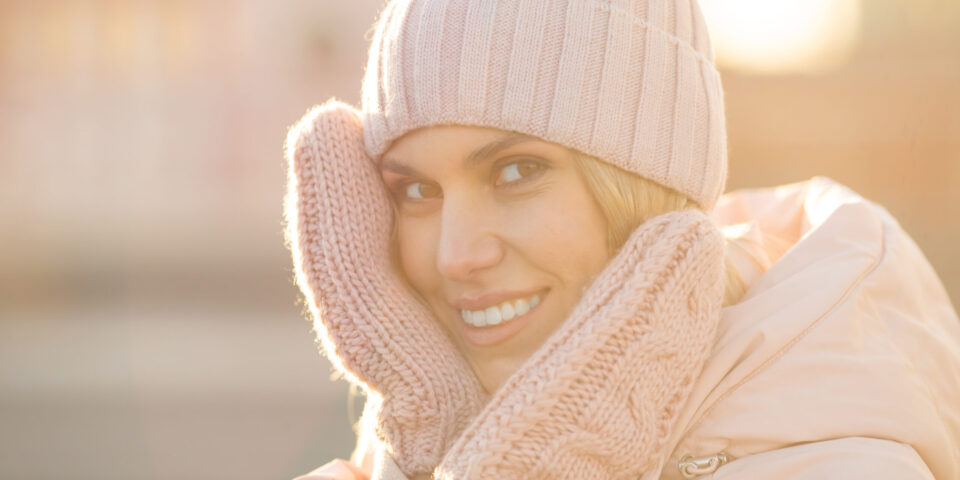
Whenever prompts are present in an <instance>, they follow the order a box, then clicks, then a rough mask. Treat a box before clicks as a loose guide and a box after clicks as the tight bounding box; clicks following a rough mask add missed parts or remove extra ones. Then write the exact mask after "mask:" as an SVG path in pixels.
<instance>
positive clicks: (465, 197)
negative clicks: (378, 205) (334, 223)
mask: <svg viewBox="0 0 960 480" xmlns="http://www.w3.org/2000/svg"><path fill="white" fill-rule="evenodd" d="M504 140H506V143H505V144H499V145H498V142H501V141H504ZM478 151H479V152H485V153H486V154H487V155H482V156H481V157H480V158H479V159H478V160H476V161H474V162H468V158H469V157H470V156H471V154H472V153H474V152H478ZM571 154H572V152H571V151H570V150H569V149H567V148H565V147H563V146H560V145H557V144H554V143H550V142H547V141H544V140H540V139H537V138H535V137H527V136H520V135H519V134H515V133H513V132H506V131H502V130H497V129H492V128H483V127H472V126H460V125H455V126H454V125H447V126H436V127H427V128H421V129H418V130H414V131H412V132H409V133H407V134H406V135H404V136H403V137H401V138H399V139H398V140H396V141H395V142H394V143H393V144H392V145H391V147H390V149H389V150H388V151H387V152H386V153H385V154H384V156H383V160H382V161H381V163H380V169H381V170H380V171H381V175H382V178H383V180H384V183H385V185H386V186H387V187H388V189H389V190H390V192H391V197H392V198H393V201H394V202H395V205H396V207H397V232H396V233H397V237H396V241H397V242H398V245H397V247H398V251H399V257H400V264H401V267H402V273H403V274H404V275H405V277H406V279H407V281H408V282H409V283H410V285H411V286H412V287H413V288H414V289H415V290H416V291H417V292H418V293H419V294H420V295H421V296H422V297H423V299H424V300H425V301H426V302H427V304H428V306H429V307H430V309H431V310H432V311H433V313H434V314H435V316H436V318H437V320H438V321H439V322H440V324H441V325H442V326H443V327H444V328H445V330H446V331H447V333H448V334H449V335H450V337H451V339H452V341H453V343H454V344H455V345H456V347H457V348H458V349H459V350H460V352H461V353H462V354H463V356H464V357H465V358H466V359H467V361H468V363H469V364H470V365H471V367H472V368H473V370H474V373H475V374H476V375H477V377H478V378H479V380H480V382H481V384H482V385H483V386H484V388H485V389H486V390H487V391H488V392H494V391H495V390H496V389H497V388H499V386H500V385H501V384H502V383H503V382H504V381H505V380H506V379H507V378H508V377H509V376H510V375H511V374H512V373H514V372H515V371H516V370H517V369H518V368H519V367H520V366H521V364H522V363H523V362H524V361H525V360H526V359H527V358H528V357H529V356H530V355H531V354H532V353H533V352H534V351H535V350H536V349H537V348H538V347H539V346H540V345H542V344H543V342H544V341H545V340H546V339H547V338H548V337H549V335H550V334H551V333H553V332H554V331H555V330H556V329H557V328H558V327H559V326H560V325H561V324H562V322H563V321H564V319H565V318H566V317H567V316H568V315H569V314H570V313H571V311H572V310H573V308H574V306H575V305H576V304H577V302H578V301H579V299H580V297H581V296H582V293H583V291H584V290H585V288H586V287H588V286H589V284H590V283H591V282H592V280H593V279H594V278H595V276H596V275H597V274H598V273H599V272H600V271H601V270H602V269H603V267H604V266H605V265H606V264H607V262H608V261H609V258H608V256H607V255H608V254H607V249H606V244H607V243H606V242H607V222H606V220H605V218H604V216H603V214H602V212H601V210H600V208H599V206H598V205H597V203H596V201H595V200H594V198H593V196H592V195H591V194H590V192H589V190H588V189H587V186H586V184H585V183H584V181H583V179H582V177H581V176H580V174H579V173H578V171H577V170H576V168H575V166H574V164H573V160H572V156H571ZM540 288H542V289H549V290H548V291H547V293H546V295H541V297H542V300H541V304H540V305H539V306H538V309H539V312H538V313H536V314H533V313H532V312H531V315H530V318H531V322H530V323H529V324H527V325H526V326H524V328H523V329H521V330H520V331H519V332H517V333H516V334H515V335H513V336H511V337H509V338H507V339H506V340H504V341H502V342H500V343H497V344H495V345H486V346H479V345H474V344H472V343H470V342H468V341H467V340H466V339H465V338H464V328H465V324H464V321H463V320H462V318H461V314H460V310H459V309H458V308H455V307H454V306H453V305H451V303H450V302H451V301H452V299H456V298H459V297H464V296H466V297H478V296H480V295H482V294H484V293H486V292H490V291H494V290H509V291H513V290H518V291H526V290H530V289H540Z"/></svg>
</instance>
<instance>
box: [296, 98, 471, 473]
mask: <svg viewBox="0 0 960 480" xmlns="http://www.w3.org/2000/svg"><path fill="white" fill-rule="evenodd" d="M362 128H363V127H362V125H361V122H360V117H359V114H358V112H356V111H355V110H354V109H352V108H350V107H349V106H346V105H344V104H340V103H338V102H328V103H327V104H325V105H323V106H321V107H317V108H314V109H313V110H311V111H310V112H308V113H307V114H306V116H304V117H303V119H301V121H300V122H299V123H298V124H297V125H296V126H295V127H294V128H293V129H291V131H290V133H289V135H288V138H287V146H286V156H287V161H288V188H287V198H286V208H285V213H286V215H287V226H288V229H289V230H288V232H287V239H288V241H289V242H290V244H291V245H290V248H291V251H292V253H293V261H294V267H295V272H296V276H297V283H298V284H299V286H300V289H301V291H302V292H303V294H304V296H305V298H306V299H307V303H308V305H309V308H310V311H311V314H312V315H313V318H314V327H315V330H316V332H317V337H318V338H319V339H320V341H321V343H322V344H323V349H324V351H325V352H326V354H327V356H328V357H329V359H330V360H331V362H332V363H333V364H334V366H335V367H336V368H337V369H338V370H339V371H341V372H342V373H344V374H345V376H346V378H347V379H348V380H349V381H351V382H352V383H355V384H358V385H360V386H361V387H362V388H363V389H364V391H365V392H366V393H367V394H368V395H370V396H373V397H374V399H373V401H374V402H377V403H378V404H379V405H380V408H381V411H380V415H379V419H380V421H379V423H378V428H377V435H378V437H379V438H380V439H381V440H382V441H384V442H385V443H386V444H387V445H389V446H390V448H391V453H392V455H393V456H394V458H395V459H396V460H397V463H398V465H399V466H400V467H401V468H402V469H403V470H404V471H405V472H406V473H408V474H411V473H413V472H429V471H431V470H432V469H433V468H434V466H436V464H437V463H438V462H439V461H440V459H441V457H442V455H443V454H444V452H445V451H446V450H447V449H448V448H449V446H450V445H451V444H452V443H453V441H454V440H455V439H456V436H457V435H458V434H459V432H460V431H461V430H463V428H465V426H466V425H467V422H469V420H470V418H471V417H472V416H473V415H474V414H476V412H477V411H479V409H480V407H481V406H482V405H483V404H484V403H485V402H486V401H487V397H488V396H487V394H486V393H485V392H484V390H483V388H482V387H481V386H480V383H479V381H477V379H476V377H475V376H474V375H473V372H472V371H471V370H470V367H469V365H467V363H466V360H464V359H463V357H462V356H461V355H460V354H459V352H458V351H457V350H456V348H455V347H454V346H453V344H452V343H450V341H449V340H448V339H447V337H446V336H445V334H444V333H443V332H442V330H441V329H440V328H441V327H440V326H439V324H437V323H436V322H435V321H434V320H433V315H432V314H431V313H430V312H429V311H428V310H427V309H426V308H425V307H424V306H422V305H421V304H420V303H419V302H417V301H416V300H415V299H414V298H413V297H412V296H411V295H410V294H409V293H408V292H407V291H406V289H405V286H404V285H403V283H402V282H401V281H400V279H399V278H397V277H396V276H395V275H394V274H393V273H392V270H391V267H390V254H389V244H390V229H391V225H392V207H391V205H390V200H389V198H388V196H387V195H388V194H387V192H386V190H385V189H384V188H383V186H382V182H381V180H380V175H379V172H378V170H377V167H376V165H374V163H373V162H372V161H371V160H370V158H369V157H367V155H366V154H365V153H364V151H363V131H362Z"/></svg>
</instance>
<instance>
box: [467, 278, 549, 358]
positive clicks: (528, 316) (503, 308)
mask: <svg viewBox="0 0 960 480" xmlns="http://www.w3.org/2000/svg"><path fill="white" fill-rule="evenodd" d="M549 293H550V290H549V289H546V290H543V291H541V292H539V293H536V294H534V295H530V296H526V297H521V298H515V299H512V300H508V301H506V302H501V303H499V304H497V305H495V306H491V307H487V308H486V309H483V310H460V318H461V320H463V321H461V322H457V323H458V324H459V325H460V333H461V335H462V338H463V339H464V340H465V341H466V342H467V343H469V344H471V345H473V346H475V347H491V346H493V345H497V344H499V343H503V342H505V341H507V340H508V339H510V338H511V337H513V336H515V335H517V334H518V333H520V331H522V330H523V329H524V328H526V327H527V325H529V324H531V323H533V322H536V321H538V319H539V318H540V313H539V312H540V311H541V310H543V309H542V308H539V307H540V306H541V305H543V302H544V301H546V298H547V295H548V294H549ZM498 316H499V317H498ZM481 322H482V324H481Z"/></svg>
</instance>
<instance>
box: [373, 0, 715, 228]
mask: <svg viewBox="0 0 960 480" xmlns="http://www.w3.org/2000/svg"><path fill="white" fill-rule="evenodd" d="M362 118H363V126H364V144H365V148H366V151H367V154H368V155H369V156H370V157H372V158H374V159H375V160H379V159H380V156H381V155H382V154H383V152H385V151H386V150H387V149H388V148H389V146H390V143H391V142H392V141H393V140H395V139H397V138H399V137H400V136H402V135H403V134H404V133H406V132H408V131H410V130H413V129H416V128H419V127H424V126H430V125H440V124H462V125H476V126H486V127H493V128H499V129H503V130H512V131H517V132H520V133H525V134H528V135H533V136H537V137H540V138H543V139H545V140H548V141H551V142H554V143H558V144H561V145H564V146H567V147H570V148H574V149H576V150H579V151H581V152H583V153H586V154H588V155H592V156H595V157H598V158H600V159H603V160H605V161H608V162H610V163H611V164H613V165H616V166H618V167H621V168H623V169H625V170H628V171H632V172H634V173H637V174H639V175H641V176H643V177H645V178H648V179H650V180H653V181H655V182H657V183H660V184H661V185H664V186H667V187H670V188H673V189H674V190H677V191H679V192H681V193H683V194H685V195H687V196H688V197H690V198H692V199H693V200H695V201H696V202H697V203H698V204H700V206H701V207H703V208H704V209H705V210H710V209H712V208H713V206H714V204H715V203H716V201H717V199H718V198H719V196H720V194H721V193H722V191H723V189H724V186H725V184H726V177H727V153H726V128H725V125H724V111H723V90H722V87H721V84H720V76H719V74H718V73H717V70H716V69H715V68H714V65H713V52H712V49H711V46H710V38H709V36H708V33H707V27H706V25H705V23H704V20H703V16H702V14H701V12H700V9H699V7H698V5H697V3H696V0H553V1H547V0H502V1H495V0H395V1H392V2H391V3H390V4H389V5H388V6H387V7H386V8H385V9H384V11H383V13H382V14H381V17H380V20H379V21H378V23H377V28H376V34H375V36H374V39H373V42H372V45H371V47H370V56H369V61H368V63H367V69H366V73H365V76H364V81H363V104H362Z"/></svg>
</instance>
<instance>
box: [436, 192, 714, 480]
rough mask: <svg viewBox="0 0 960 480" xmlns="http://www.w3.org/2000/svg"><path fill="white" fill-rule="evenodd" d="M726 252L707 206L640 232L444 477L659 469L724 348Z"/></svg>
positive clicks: (454, 452) (447, 461) (467, 435)
mask: <svg viewBox="0 0 960 480" xmlns="http://www.w3.org/2000/svg"><path fill="white" fill-rule="evenodd" d="M722 255H723V241H722V236H721V234H720V232H719V231H718V230H717V228H716V226H714V224H713V223H712V222H711V220H710V219H709V218H707V217H706V216H705V215H704V214H703V213H702V212H700V211H698V210H686V211H683V212H672V213H667V214H664V215H660V216H658V217H655V218H653V219H651V220H649V221H647V222H646V223H644V224H643V225H641V226H640V227H638V228H637V230H636V231H634V232H633V234H632V235H631V237H630V239H629V240H628V241H627V243H626V245H625V246H624V247H623V249H622V250H621V251H620V252H619V253H618V254H617V256H616V257H615V258H614V259H613V260H612V261H611V263H610V264H609V265H607V267H606V268H605V269H604V270H603V271H602V272H601V274H600V275H599V276H598V278H597V279H596V280H595V281H594V282H593V283H592V284H591V286H590V287H589V289H588V290H587V292H586V293H585V294H584V297H583V298H582V299H581V301H580V302H579V303H578V304H577V306H576V307H575V309H574V311H573V312H572V313H571V315H570V317H568V318H567V320H566V321H565V323H564V324H563V325H562V326H561V327H560V329H559V330H558V331H557V332H556V333H555V334H554V335H553V336H551V337H550V338H549V339H548V340H547V342H546V343H545V344H544V345H543V346H542V347H541V348H540V349H538V350H537V352H536V353H534V355H533V356H532V357H531V358H530V359H528V361H527V362H526V363H525V364H524V365H523V366H522V367H521V368H520V370H519V371H518V372H517V373H516V374H514V375H513V376H511V377H510V378H509V379H508V380H507V382H506V383H505V384H504V385H503V386H502V387H501V388H500V389H499V390H498V391H497V392H496V394H495V395H494V396H493V398H492V399H491V400H490V402H489V403H488V404H487V405H486V406H485V407H484V409H483V411H482V412H481V413H480V414H478V416H477V417H476V418H475V419H474V422H473V423H472V424H471V425H470V426H469V427H468V428H467V429H466V431H464V433H463V435H461V437H460V438H459V439H458V440H457V442H456V443H455V444H454V446H453V447H452V448H451V450H450V451H449V452H447V455H446V456H445V458H444V460H443V462H442V463H441V465H440V466H439V467H438V468H437V470H436V473H435V478H444V479H454V478H456V479H462V478H469V479H475V478H484V479H485V478H497V479H513V478H517V479H519V478H544V479H557V478H571V479H594V478H595V479H601V478H602V479H610V478H625V479H626V478H631V479H634V478H639V477H640V475H641V474H642V473H644V472H647V471H648V470H650V469H654V468H658V467H657V465H658V462H659V460H660V459H661V457H663V456H664V454H665V453H667V452H664V451H663V450H664V449H665V448H666V447H665V441H666V439H667V438H668V437H669V436H670V433H671V430H672V426H673V423H674V421H675V418H676V415H677V414H678V412H679V410H680V409H681V407H682V406H683V404H684V402H685V401H686V399H687V396H688V395H689V393H690V390H691V389H692V387H693V381H694V379H695V378H696V377H697V375H698V374H699V372H700V370H701V368H702V367H703V363H704V361H705V360H706V357H707V355H708V354H709V352H710V349H711V347H712V345H713V341H714V337H715V332H716V328H717V324H718V322H719V318H720V305H721V301H722V296H723V282H722V281H721V274H722V271H723V270H722V268H723V261H722Z"/></svg>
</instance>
